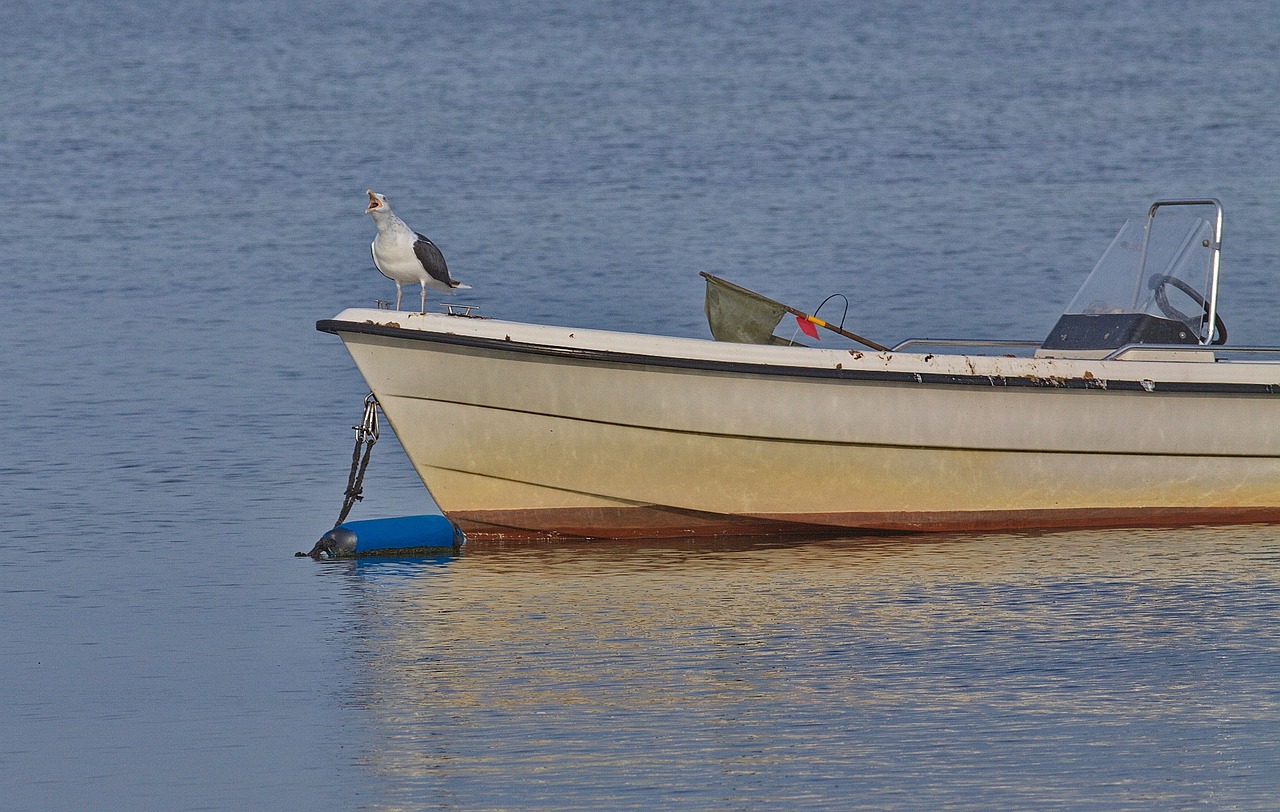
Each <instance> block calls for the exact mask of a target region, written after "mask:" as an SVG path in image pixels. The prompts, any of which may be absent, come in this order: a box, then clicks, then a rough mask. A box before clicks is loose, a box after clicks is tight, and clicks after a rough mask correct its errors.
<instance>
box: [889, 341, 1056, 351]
mask: <svg viewBox="0 0 1280 812" xmlns="http://www.w3.org/2000/svg"><path fill="white" fill-rule="evenodd" d="M1041 343H1042V342H1040V341H1018V340H1015V339H998V338H994V339H984V338H978V339H968V338H908V339H907V340H906V341H903V342H900V343H898V344H895V345H893V346H892V347H890V348H889V352H901V351H902V350H903V348H905V347H910V346H913V345H917V344H918V345H924V346H928V347H1039V346H1040V344H1041Z"/></svg>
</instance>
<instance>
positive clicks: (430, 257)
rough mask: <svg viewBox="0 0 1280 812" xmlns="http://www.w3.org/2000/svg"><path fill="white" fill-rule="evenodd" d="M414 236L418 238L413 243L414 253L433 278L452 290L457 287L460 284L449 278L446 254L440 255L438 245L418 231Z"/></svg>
mask: <svg viewBox="0 0 1280 812" xmlns="http://www.w3.org/2000/svg"><path fill="white" fill-rule="evenodd" d="M413 234H414V236H415V237H417V238H418V239H417V240H415V241H414V243H413V253H414V254H415V255H416V256H417V257H418V261H419V262H421V263H422V267H423V268H425V269H426V271H427V273H428V274H430V275H431V278H432V279H434V280H436V281H437V282H443V283H444V284H446V285H448V286H449V287H451V288H453V287H457V286H458V283H457V282H454V281H453V280H452V279H450V278H449V267H448V266H447V265H445V264H444V254H442V253H440V249H439V248H436V244H435V243H433V242H432V241H431V240H428V239H427V238H426V237H425V236H423V235H421V234H419V233H418V232H416V231H415V232H413Z"/></svg>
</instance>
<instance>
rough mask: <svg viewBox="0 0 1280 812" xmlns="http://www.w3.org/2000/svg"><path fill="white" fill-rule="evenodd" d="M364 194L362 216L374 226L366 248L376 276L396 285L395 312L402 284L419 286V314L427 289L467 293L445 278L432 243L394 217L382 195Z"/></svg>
mask: <svg viewBox="0 0 1280 812" xmlns="http://www.w3.org/2000/svg"><path fill="white" fill-rule="evenodd" d="M366 191H367V192H368V194H369V207H368V208H367V209H365V210H364V213H365V214H370V215H373V222H374V223H375V224H376V225H377V226H378V236H376V237H374V238H373V243H372V244H371V245H370V246H369V248H370V250H371V251H372V252H373V264H374V265H375V266H376V267H377V269H378V272H379V273H381V274H382V275H383V276H385V277H387V278H388V279H390V280H391V281H392V282H395V283H396V310H399V309H400V294H401V293H402V291H401V289H400V286H401V285H403V284H410V283H413V282H417V283H418V285H419V286H421V288H422V301H421V310H422V312H423V313H425V312H427V285H430V286H431V287H432V288H434V289H436V290H438V291H440V292H441V293H453V292H454V291H455V290H458V289H462V290H470V289H471V286H470V285H464V284H462V283H461V282H459V281H458V280H456V279H454V278H453V277H451V276H449V268H448V267H447V266H446V265H445V264H444V254H442V253H440V249H439V248H436V245H435V243H433V242H431V240H429V239H427V238H426V237H425V236H424V235H422V234H419V233H418V232H416V231H414V230H413V229H411V228H409V227H408V226H407V225H405V222H404V220H401V219H400V218H399V217H396V216H395V214H394V213H393V212H392V211H391V204H390V203H388V202H387V198H386V195H380V194H378V193H377V192H375V191H373V190H372V189H368V190H366Z"/></svg>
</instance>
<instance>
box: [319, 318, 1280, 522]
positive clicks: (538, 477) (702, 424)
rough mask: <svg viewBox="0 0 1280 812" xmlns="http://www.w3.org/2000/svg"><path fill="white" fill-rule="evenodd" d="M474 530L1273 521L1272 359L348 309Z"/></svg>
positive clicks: (433, 483) (444, 502)
mask: <svg viewBox="0 0 1280 812" xmlns="http://www.w3.org/2000/svg"><path fill="white" fill-rule="evenodd" d="M319 326H320V328H321V329H324V330H328V331H330V332H335V333H337V334H338V335H340V336H342V338H343V340H344V342H345V344H346V346H347V348H348V350H349V351H350V353H351V355H352V357H353V359H354V360H355V362H356V364H357V366H358V367H359V369H360V371H361V373H362V374H363V376H364V378H365V380H366V381H367V382H368V384H369V386H370V388H371V389H372V390H373V392H374V393H375V394H376V395H377V397H378V400H379V403H380V404H381V406H382V409H383V412H384V414H385V415H386V417H387V419H388V421H389V422H390V424H391V426H392V428H393V429H394V431H395V432H396V435H397V436H398V437H399V439H400V441H401V444H402V445H403V446H404V448H405V451H406V453H407V454H408V456H409V458H410V460H411V461H412V463H413V465H414V467H415V469H416V470H417V472H418V474H419V475H420V476H421V477H422V479H423V482H424V483H425V484H426V485H427V487H428V489H429V490H430V492H431V494H432V497H433V498H434V499H435V500H436V502H437V504H439V505H440V507H441V509H442V510H443V511H444V512H445V514H446V515H448V516H449V517H450V518H451V519H453V520H454V521H456V522H458V524H459V525H460V526H461V527H462V528H463V530H464V531H465V532H466V533H467V534H468V537H469V538H474V539H516V538H531V537H574V538H626V537H664V536H665V537H670V536H698V535H721V534H740V533H752V534H754V533H789V532H795V533H824V532H830V533H848V532H850V531H857V530H868V531H885V530H889V531H939V530H998V529H1011V528H1026V527H1044V528H1050V527H1106V526H1124V525H1174V524H1192V523H1223V522H1255V521H1276V520H1280V400H1277V395H1276V394H1273V392H1277V391H1280V387H1278V386H1276V385H1275V384H1274V383H1273V382H1272V381H1273V379H1276V380H1280V376H1277V375H1276V374H1275V372H1276V369H1277V368H1276V367H1274V366H1271V365H1268V364H1204V363H1177V362H1118V361H1090V362H1083V361H1063V360H1054V359H1026V358H1017V359H1015V358H991V357H981V356H972V357H971V356H957V355H948V356H934V355H910V354H903V353H865V354H864V353H861V352H857V351H841V350H813V349H806V348H784V347H755V346H746V345H728V344H723V343H718V342H709V341H698V340H693V339H671V338H661V337H650V336H636V335H630V334H619V333H606V332H599V331H573V330H568V329H566V328H554V327H541V326H534V325H519V324H512V323H503V322H496V321H491V320H477V319H461V318H451V317H447V316H443V315H426V316H421V315H414V316H410V314H403V313H385V312H380V311H347V312H345V313H344V314H341V315H340V316H339V317H338V318H337V319H335V320H333V321H327V322H322V323H321V324H320V325H319Z"/></svg>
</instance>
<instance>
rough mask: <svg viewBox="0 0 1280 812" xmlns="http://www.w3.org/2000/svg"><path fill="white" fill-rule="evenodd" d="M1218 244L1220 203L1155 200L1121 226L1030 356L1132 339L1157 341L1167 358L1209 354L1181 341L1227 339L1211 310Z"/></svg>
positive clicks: (1103, 353)
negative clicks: (1141, 217) (1137, 218)
mask: <svg viewBox="0 0 1280 812" xmlns="http://www.w3.org/2000/svg"><path fill="white" fill-rule="evenodd" d="M1221 250H1222V204H1221V203H1219V202H1218V201H1217V200H1214V199H1206V200H1159V201H1156V202H1155V203H1153V204H1152V206H1151V208H1150V209H1149V210H1148V211H1147V216H1146V219H1145V220H1144V221H1134V220H1130V221H1128V222H1126V223H1125V224H1124V227H1123V228H1121V229H1120V233H1119V234H1117V235H1116V238H1115V239H1114V240H1112V241H1111V245H1110V247H1108V248H1107V250H1106V252H1105V253H1104V254H1103V255H1102V258H1101V259H1100V260H1098V264H1097V265H1095V266H1094V268H1093V271H1092V272H1091V273H1090V274H1089V277H1088V278H1087V279H1086V280H1085V282H1084V285H1083V286H1081V288H1080V291H1079V292H1078V293H1077V294H1076V296H1075V298H1074V299H1072V300H1071V304H1070V305H1068V306H1067V309H1066V311H1065V312H1064V313H1063V314H1062V317H1061V318H1059V319H1058V322H1057V324H1055V325H1054V326H1053V330H1051V331H1050V333H1049V336H1048V338H1046V339H1045V340H1044V342H1043V343H1042V344H1041V345H1040V347H1039V349H1037V350H1036V353H1035V354H1036V356H1037V357H1041V358H1046V357H1047V358H1106V357H1108V356H1111V355H1113V354H1115V353H1116V352H1117V351H1118V350H1120V349H1122V348H1124V347H1128V346H1132V345H1159V347H1160V349H1162V350H1165V351H1166V352H1165V353H1164V354H1167V355H1168V356H1169V357H1170V358H1171V359H1172V358H1176V357H1178V356H1181V355H1185V356H1186V357H1187V359H1188V360H1206V361H1207V360H1212V358H1213V356H1212V354H1211V353H1208V352H1204V351H1196V352H1191V353H1187V352H1186V351H1185V350H1183V351H1181V352H1180V351H1179V345H1182V346H1185V347H1187V348H1188V349H1189V348H1190V346H1197V347H1201V346H1205V345H1209V344H1215V345H1216V344H1222V343H1224V342H1225V341H1226V340H1227V329H1226V326H1225V325H1224V324H1223V322H1222V318H1221V317H1220V316H1219V315H1218V312H1217V294H1218V263H1219V255H1220V253H1221ZM1152 349H1155V347H1153V348H1152Z"/></svg>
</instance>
